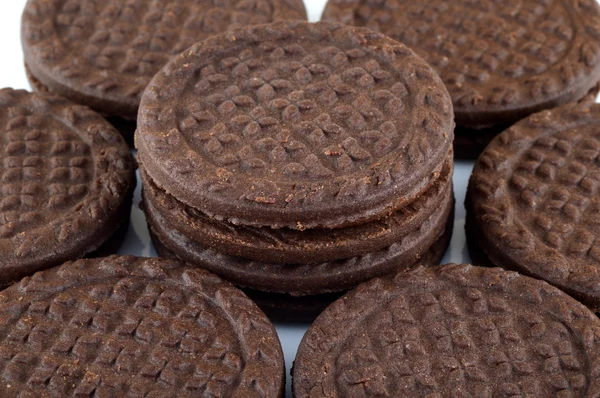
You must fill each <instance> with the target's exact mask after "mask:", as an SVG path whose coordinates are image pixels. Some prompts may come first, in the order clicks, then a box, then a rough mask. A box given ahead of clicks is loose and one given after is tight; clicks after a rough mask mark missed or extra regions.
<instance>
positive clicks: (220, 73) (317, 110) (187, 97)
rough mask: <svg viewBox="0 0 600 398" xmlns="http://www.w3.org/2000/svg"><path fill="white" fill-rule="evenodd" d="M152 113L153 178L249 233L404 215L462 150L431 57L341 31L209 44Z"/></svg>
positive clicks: (181, 66)
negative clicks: (446, 160) (452, 153)
mask: <svg viewBox="0 0 600 398" xmlns="http://www.w3.org/2000/svg"><path fill="white" fill-rule="evenodd" d="M301 39H302V40H301ZM167 82H168V84H167ZM142 108H143V109H142V112H140V120H139V133H138V136H137V145H138V148H139V150H140V158H141V159H142V162H143V163H144V164H145V167H146V169H147V171H148V174H150V176H151V177H152V178H153V180H155V181H156V182H157V184H158V185H159V186H161V187H163V188H166V190H167V191H169V192H171V193H172V194H173V195H174V196H177V197H178V199H180V200H182V201H183V202H185V203H187V204H188V205H190V206H192V207H195V208H197V209H199V210H201V211H203V212H205V213H208V214H209V215H211V216H215V217H218V218H226V217H228V218H229V219H230V221H234V222H239V223H241V224H247V225H268V226H276V227H279V226H288V227H291V228H299V229H302V228H310V227H313V226H317V225H319V223H321V224H322V225H323V226H329V227H335V226H341V224H344V223H348V220H347V218H349V217H350V216H348V215H342V214H341V213H344V212H347V211H345V210H347V207H348V206H349V203H350V202H352V206H353V207H356V206H358V207H360V208H359V209H358V212H356V211H355V213H357V214H359V215H358V216H357V217H362V218H369V217H370V218H373V217H377V216H381V215H382V214H384V213H386V212H391V211H393V210H395V209H394V207H396V208H397V207H401V206H400V205H399V204H398V203H394V200H396V201H397V200H398V199H397V198H398V197H400V198H404V195H408V196H410V197H415V196H416V195H417V194H418V193H419V190H420V189H422V188H424V186H425V185H426V183H427V182H428V181H430V179H431V174H432V173H434V172H436V171H439V165H440V164H441V163H442V160H443V157H445V156H446V155H447V153H448V150H449V147H450V145H451V142H452V129H453V128H452V127H453V126H452V124H453V123H452V105H451V103H450V100H449V97H448V93H447V91H446V90H445V88H444V87H443V84H442V83H441V81H440V80H439V78H438V77H437V76H436V75H435V73H434V72H433V70H432V69H431V68H430V67H429V66H428V65H427V64H426V63H425V62H424V61H423V60H421V59H420V58H419V57H417V56H416V55H414V53H412V52H411V51H410V50H408V49H407V48H406V47H404V46H403V45H402V44H400V43H397V42H394V41H391V40H389V39H388V38H385V37H384V36H382V35H379V34H375V33H373V32H371V31H368V30H365V29H354V28H349V27H343V26H341V25H338V24H330V23H318V24H306V23H300V22H298V23H276V24H272V25H270V26H268V25H264V26H259V27H251V28H242V29H237V30H233V31H231V32H230V33H228V34H224V35H220V36H215V37H213V38H211V39H208V40H207V41H205V42H203V43H201V44H198V45H196V46H194V47H192V48H191V49H190V50H189V51H186V52H185V53H184V54H182V55H181V56H179V57H178V58H176V59H175V60H174V61H172V62H171V63H169V64H168V65H167V66H166V67H165V68H164V69H163V71H162V72H161V73H159V74H158V75H157V76H156V77H155V78H154V80H153V82H152V83H151V84H150V85H149V87H148V89H147V90H146V92H145V94H144V97H143V107H142ZM159 157H160V159H161V162H160V164H159V162H158V161H157V159H158V158H159ZM174 173H176V174H177V175H184V176H185V180H186V181H189V182H191V181H193V182H194V184H195V185H198V186H200V187H201V189H200V190H197V192H192V189H191V188H190V187H189V184H187V185H186V186H184V184H182V183H181V182H179V181H178V178H177V177H176V176H175V175H174ZM182 181H183V179H182ZM423 184H425V185H423ZM225 196H226V197H228V198H231V197H233V198H239V199H235V200H234V203H232V204H230V205H228V204H227V203H225V200H224V197H225ZM392 196H393V197H394V198H395V199H392ZM229 202H231V201H229ZM208 203H210V204H211V206H208ZM373 207H376V209H375V210H374V209H373ZM365 208H367V209H368V210H369V211H370V212H371V213H374V214H369V215H366V216H365V215H360V213H361V212H363V211H365ZM255 210H258V211H255ZM247 211H252V212H253V214H252V217H254V218H257V219H253V218H252V217H249V216H248V215H247V214H246V215H244V214H245V212H247ZM259 213H262V215H261V214H259ZM375 213H378V214H375ZM275 216H276V217H277V218H278V219H279V220H280V221H279V223H280V225H276V224H277V221H276V220H274V218H275ZM317 216H318V217H317ZM333 217H338V218H339V219H338V220H335V219H331V218H333ZM258 218H260V219H258ZM317 218H319V219H320V220H317ZM344 218H346V220H344ZM359 221H363V220H352V222H359ZM298 222H300V224H301V225H297V223H298Z"/></svg>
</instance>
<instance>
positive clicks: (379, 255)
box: [142, 190, 454, 296]
mask: <svg viewBox="0 0 600 398" xmlns="http://www.w3.org/2000/svg"><path fill="white" fill-rule="evenodd" d="M445 195H446V199H445V200H444V201H443V202H442V204H441V205H440V207H439V208H438V209H437V210H436V211H434V212H433V214H432V215H431V216H429V218H428V219H427V220H425V221H424V222H423V223H422V224H419V225H417V226H415V227H414V229H413V230H411V231H406V233H405V235H404V236H402V238H401V239H399V240H398V241H397V242H395V243H393V244H392V245H390V246H388V247H385V248H382V249H379V250H376V251H373V252H370V253H367V254H365V255H362V256H357V257H352V258H342V259H338V260H336V261H331V262H325V263H321V264H298V265H290V264H274V263H266V262H260V261H252V260H248V259H245V258H242V257H234V256H228V255H225V254H222V253H221V252H219V251H217V250H213V249H207V248H205V247H204V246H202V245H201V244H199V243H198V242H197V241H195V240H193V239H191V238H190V237H188V236H187V235H185V234H183V233H181V232H179V231H178V230H177V227H173V226H171V225H170V224H169V223H168V222H166V220H165V219H164V218H163V217H162V216H161V214H160V212H159V211H157V210H156V209H155V208H154V206H153V203H152V201H150V200H148V197H147V194H146V191H145V190H144V191H143V192H142V198H143V207H144V213H145V214H146V219H147V221H148V226H149V229H150V231H151V232H152V234H153V239H154V240H155V242H156V241H158V242H159V244H158V245H157V246H158V248H159V251H160V249H162V250H163V252H164V253H171V254H173V255H175V256H177V258H179V259H181V260H182V261H185V262H187V263H189V264H193V265H195V266H198V267H202V268H205V269H207V270H209V271H211V272H214V273H216V274H218V275H220V276H222V277H223V278H225V279H227V280H228V281H231V282H232V283H234V284H235V285H238V286H241V287H246V288H251V289H255V290H259V291H263V292H272V293H285V294H288V295H293V296H305V295H316V294H324V293H331V292H340V291H344V290H348V289H351V288H352V287H354V286H356V285H357V284H359V283H361V282H364V281H366V280H368V279H370V278H373V277H375V276H382V275H385V274H389V273H392V272H396V271H399V270H401V269H409V268H411V267H414V266H415V265H416V264H418V262H419V260H420V259H421V258H422V257H423V256H425V255H426V254H427V253H428V252H429V251H430V250H432V246H434V244H435V243H436V242H437V241H438V240H440V239H443V240H445V241H449V235H451V232H449V231H451V229H452V224H453V221H454V199H453V195H452V190H450V191H448V192H447V193H446V194H445ZM443 247H444V251H445V248H446V247H447V245H443Z"/></svg>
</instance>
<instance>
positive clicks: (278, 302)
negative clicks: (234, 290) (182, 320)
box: [150, 216, 454, 323]
mask: <svg viewBox="0 0 600 398" xmlns="http://www.w3.org/2000/svg"><path fill="white" fill-rule="evenodd" d="M453 227H454V217H453V216H452V218H450V219H449V220H448V224H446V228H445V230H444V233H443V234H442V235H441V236H440V237H439V239H438V240H437V242H435V243H434V244H433V246H432V247H431V248H430V249H429V250H428V251H427V253H425V254H424V255H422V256H421V258H419V260H418V261H416V262H415V264H413V266H412V267H408V268H407V269H412V268H414V267H416V266H417V265H424V266H433V265H438V264H439V263H440V262H441V261H442V258H443V257H444V255H445V254H446V250H447V249H448V246H449V245H450V240H451V238H452V229H453ZM150 236H151V238H152V243H153V244H154V247H155V248H156V252H157V253H158V255H159V256H160V257H163V258H170V259H178V258H177V256H176V255H175V254H173V253H172V252H171V251H169V249H167V248H166V247H165V246H164V245H163V244H162V242H161V241H160V240H159V239H158V238H157V237H156V236H155V235H154V234H153V233H152V231H150ZM243 291H244V293H246V294H247V295H248V297H250V298H251V299H252V301H254V302H255V303H256V304H257V305H258V306H259V307H260V308H261V309H262V310H263V311H264V312H265V313H266V314H267V316H268V317H269V318H270V319H272V320H273V321H277V322H287V323H290V322H291V323H306V322H312V321H314V319H315V318H316V317H317V316H318V315H319V314H320V313H321V312H322V311H323V310H324V309H325V308H326V307H327V306H328V305H329V304H331V303H332V302H334V301H335V300H337V299H338V298H340V297H341V296H342V295H343V294H344V292H337V293H329V294H317V295H313V296H291V295H289V294H283V293H267V292H261V291H258V290H254V289H247V288H246V289H243Z"/></svg>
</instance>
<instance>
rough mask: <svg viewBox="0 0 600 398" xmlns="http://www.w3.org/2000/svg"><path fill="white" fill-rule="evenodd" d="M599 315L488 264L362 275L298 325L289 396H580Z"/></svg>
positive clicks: (592, 389) (589, 384) (588, 385)
mask: <svg viewBox="0 0 600 398" xmlns="http://www.w3.org/2000/svg"><path fill="white" fill-rule="evenodd" d="M599 340H600V320H598V318H597V317H596V316H595V315H594V313H592V312H591V311H590V310H589V309H587V308H586V307H585V306H584V305H583V304H581V303H579V302H577V301H576V300H574V299H573V298H571V297H570V296H568V295H567V294H565V293H563V292H561V291H560V290H558V289H557V288H555V287H553V286H551V285H549V284H547V283H546V282H543V281H539V280H536V279H533V278H529V277H526V276H523V275H519V274H517V273H516V272H508V271H505V270H502V269H499V268H493V269H492V268H483V267H475V266H472V265H455V264H451V265H445V266H441V267H429V268H424V267H421V268H418V269H415V270H413V271H410V272H406V273H400V274H398V275H397V276H395V277H394V278H385V279H374V280H372V281H370V282H367V283H364V284H362V285H360V286H359V287H357V288H356V289H354V290H353V291H352V292H350V293H348V294H347V295H345V296H344V297H342V298H341V299H339V300H337V301H336V302H335V303H333V304H332V305H331V306H330V307H328V308H327V309H326V310H325V311H324V312H323V313H322V314H321V315H320V316H319V317H318V318H317V320H316V321H315V322H314V323H313V325H312V326H311V327H310V328H309V329H308V331H307V332H306V334H305V335H304V338H303V339H302V342H301V343H300V346H299V348H298V353H297V355H296V360H295V361H294V367H293V375H292V377H293V379H292V390H293V393H294V397H296V398H305V397H311V398H314V397H367V396H369V397H379V396H381V397H386V396H388V397H391V396H394V397H415V398H416V397H465V396H477V397H502V396H527V397H536V398H538V397H539V398H542V397H561V396H570V397H590V396H595V395H598V394H600V383H599V376H598V363H599V360H600V348H599V347H598V344H597V342H598V341H599Z"/></svg>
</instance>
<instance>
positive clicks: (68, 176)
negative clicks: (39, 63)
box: [0, 89, 136, 286]
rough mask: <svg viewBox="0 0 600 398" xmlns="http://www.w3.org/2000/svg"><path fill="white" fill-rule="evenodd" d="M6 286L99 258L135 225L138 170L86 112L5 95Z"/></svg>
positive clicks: (0, 111)
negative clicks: (105, 245)
mask: <svg viewBox="0 0 600 398" xmlns="http://www.w3.org/2000/svg"><path fill="white" fill-rule="evenodd" d="M0 130H1V131H2V134H1V137H0V162H1V164H2V170H1V175H0V192H1V194H2V197H1V199H0V270H1V273H2V278H0V285H3V286H6V285H7V284H9V283H11V282H12V281H15V280H19V279H21V278H22V277H24V276H26V275H30V274H32V273H33V272H35V271H38V270H40V269H44V268H48V267H52V266H55V265H59V264H61V263H63V262H65V261H67V260H74V259H77V258H81V257H84V256H85V255H87V254H89V253H92V252H94V251H95V250H96V249H98V248H99V247H100V246H101V245H102V244H103V243H105V242H106V241H108V240H109V238H110V237H111V236H112V235H113V233H115V232H116V231H117V230H118V229H119V226H120V225H122V224H125V223H127V222H128V220H129V213H130V209H131V197H132V195H133V189H134V187H135V168H136V163H135V160H134V159H133V157H132V155H131V153H130V151H129V148H128V147H127V145H126V144H125V142H124V141H123V138H122V137H121V136H120V135H119V134H118V132H117V131H116V130H115V129H114V128H113V127H112V126H111V125H110V124H109V123H108V122H107V121H106V120H104V119H103V118H102V117H101V116H100V115H98V114H97V113H95V112H93V111H92V110H90V109H89V108H87V107H84V106H80V105H75V104H73V103H72V102H70V101H68V100H66V99H64V98H61V97H56V96H52V95H48V94H41V93H29V92H26V91H22V90H18V91H17V90H13V89H0Z"/></svg>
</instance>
